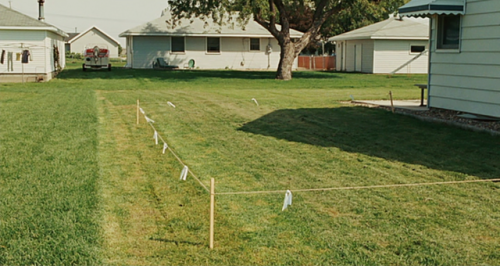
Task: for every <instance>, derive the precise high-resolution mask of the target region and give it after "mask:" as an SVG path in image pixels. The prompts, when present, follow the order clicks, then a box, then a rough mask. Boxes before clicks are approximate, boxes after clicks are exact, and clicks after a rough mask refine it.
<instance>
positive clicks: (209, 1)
mask: <svg viewBox="0 0 500 266" xmlns="http://www.w3.org/2000/svg"><path fill="white" fill-rule="evenodd" d="M404 1H408V0H351V1H335V0H272V1H265V0H251V1H248V0H223V1H214V0H169V1H168V2H169V4H170V6H171V7H172V12H171V13H172V14H173V17H174V19H173V21H172V23H174V24H175V21H176V19H178V18H192V17H199V18H201V19H207V18H209V17H210V18H212V19H213V20H214V21H216V22H218V23H224V21H225V20H226V19H227V20H231V19H232V18H231V16H229V17H228V16H225V14H226V13H228V12H239V13H238V14H239V17H238V22H239V23H240V25H245V24H246V23H247V22H248V21H249V19H250V17H253V19H254V20H255V21H256V22H257V23H259V24H260V25H261V26H263V27H264V28H266V29H267V30H268V31H269V32H270V33H271V34H272V35H273V36H274V37H275V38H276V39H277V40H278V43H279V44H280V47H281V57H280V64H279V67H278V71H277V75H276V78H277V79H285V80H288V79H291V71H292V66H291V64H292V62H293V59H294V58H295V57H297V56H298V54H299V53H300V52H301V51H302V50H303V49H304V48H306V47H307V46H308V45H309V44H310V43H316V42H317V41H318V39H319V38H321V37H322V36H323V38H325V37H329V36H331V35H332V34H333V35H335V34H338V33H342V32H345V31H347V30H350V29H354V28H358V27H360V26H365V25H368V24H370V23H373V22H377V21H380V20H382V19H384V18H387V17H388V15H389V14H391V13H393V12H395V11H396V9H397V8H398V7H399V6H401V5H402V4H404ZM325 22H326V23H325ZM278 25H279V27H278ZM324 25H325V26H324ZM290 28H295V29H297V30H300V31H302V32H304V33H305V34H304V35H303V36H302V37H301V38H299V39H292V38H291V37H290V34H289V33H290ZM292 43H293V44H292ZM292 57H293V58H292Z"/></svg>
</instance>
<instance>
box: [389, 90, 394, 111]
mask: <svg viewBox="0 0 500 266" xmlns="http://www.w3.org/2000/svg"><path fill="white" fill-rule="evenodd" d="M389 96H390V97H391V110H392V113H393V114H394V102H393V101H392V91H389Z"/></svg>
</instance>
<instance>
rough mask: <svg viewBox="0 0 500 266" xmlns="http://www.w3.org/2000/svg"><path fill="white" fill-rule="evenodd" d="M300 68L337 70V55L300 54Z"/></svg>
mask: <svg viewBox="0 0 500 266" xmlns="http://www.w3.org/2000/svg"><path fill="white" fill-rule="evenodd" d="M298 63H299V68H302V69H311V70H335V56H299V62H298Z"/></svg>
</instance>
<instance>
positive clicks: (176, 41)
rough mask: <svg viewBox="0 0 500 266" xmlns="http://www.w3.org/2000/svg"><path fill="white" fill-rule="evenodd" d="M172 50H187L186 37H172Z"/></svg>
mask: <svg viewBox="0 0 500 266" xmlns="http://www.w3.org/2000/svg"><path fill="white" fill-rule="evenodd" d="M172 52H185V49H184V37H172Z"/></svg>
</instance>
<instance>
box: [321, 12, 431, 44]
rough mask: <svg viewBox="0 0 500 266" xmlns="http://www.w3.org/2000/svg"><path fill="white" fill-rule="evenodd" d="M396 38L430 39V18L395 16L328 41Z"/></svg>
mask: <svg viewBox="0 0 500 266" xmlns="http://www.w3.org/2000/svg"><path fill="white" fill-rule="evenodd" d="M368 39H394V40H428V39H429V19H427V18H402V19H400V18H394V17H391V18H389V19H386V20H384V21H381V22H377V23H374V24H372V25H368V26H366V27H363V28H359V29H356V30H353V31H349V32H346V33H343V34H340V35H337V36H334V37H331V38H329V39H328V41H344V40H368Z"/></svg>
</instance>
